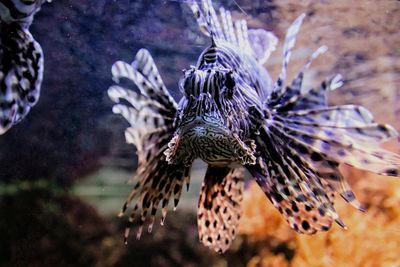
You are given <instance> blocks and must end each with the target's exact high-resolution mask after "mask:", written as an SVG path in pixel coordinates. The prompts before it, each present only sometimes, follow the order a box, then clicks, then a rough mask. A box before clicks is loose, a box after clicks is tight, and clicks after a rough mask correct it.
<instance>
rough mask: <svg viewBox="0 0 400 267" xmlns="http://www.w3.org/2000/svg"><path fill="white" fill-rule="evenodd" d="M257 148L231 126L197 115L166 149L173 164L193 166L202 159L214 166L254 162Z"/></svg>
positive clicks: (176, 134)
mask: <svg viewBox="0 0 400 267" xmlns="http://www.w3.org/2000/svg"><path fill="white" fill-rule="evenodd" d="M253 153H254V147H251V146H248V145H246V144H245V143H244V142H243V141H242V140H240V138H239V137H238V136H237V135H236V134H234V133H231V131H229V129H228V128H226V127H225V126H223V125H222V124H219V123H216V122H210V120H208V119H207V117H202V116H198V117H197V118H196V119H194V120H193V121H192V122H190V123H188V124H186V125H185V126H184V127H182V128H181V129H180V130H178V131H177V132H176V133H175V136H174V137H173V138H172V140H171V141H170V142H169V144H168V149H167V150H166V151H165V155H166V157H167V158H166V160H167V161H168V162H169V163H170V164H177V163H181V162H183V163H184V164H185V165H186V166H190V165H191V164H192V162H193V161H194V160H195V159H196V158H200V159H202V160H203V161H205V162H206V163H208V164H211V165H214V166H225V165H229V164H231V163H240V164H254V163H255V157H254V155H253Z"/></svg>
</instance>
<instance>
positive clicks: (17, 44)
mask: <svg viewBox="0 0 400 267" xmlns="http://www.w3.org/2000/svg"><path fill="white" fill-rule="evenodd" d="M0 43H1V47H0V54H1V57H2V58H1V63H0V135H1V134H4V133H5V132H6V131H7V130H8V129H10V128H11V127H12V126H13V125H15V124H17V123H18V122H20V121H21V120H22V119H23V118H24V117H25V116H26V115H27V114H28V112H29V110H30V109H31V107H33V106H34V105H35V104H36V103H37V101H38V100H39V96H40V87H41V84H42V78H43V52H42V48H41V47H40V45H39V43H38V42H36V41H35V39H34V38H33V37H32V35H31V33H30V32H29V31H28V30H27V29H26V28H24V27H23V26H21V25H19V24H17V23H12V24H10V25H8V24H6V23H3V24H1V32H0Z"/></svg>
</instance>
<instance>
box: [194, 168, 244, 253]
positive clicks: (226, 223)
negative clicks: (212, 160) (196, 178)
mask: <svg viewBox="0 0 400 267" xmlns="http://www.w3.org/2000/svg"><path fill="white" fill-rule="evenodd" d="M242 191H243V172H242V171H241V170H239V169H230V168H228V167H226V168H223V167H221V168H219V167H212V166H209V167H208V169H207V172H206V176H205V179H204V182H203V185H202V188H201V192H200V198H199V207H198V214H197V215H198V221H197V224H198V228H199V238H200V241H201V242H202V243H203V244H204V245H205V246H207V247H209V248H211V249H213V250H215V251H217V252H219V253H223V252H225V251H226V250H227V249H228V248H229V246H230V245H231V243H232V240H233V239H234V238H235V236H236V231H237V226H238V223H239V219H240V216H241V202H242Z"/></svg>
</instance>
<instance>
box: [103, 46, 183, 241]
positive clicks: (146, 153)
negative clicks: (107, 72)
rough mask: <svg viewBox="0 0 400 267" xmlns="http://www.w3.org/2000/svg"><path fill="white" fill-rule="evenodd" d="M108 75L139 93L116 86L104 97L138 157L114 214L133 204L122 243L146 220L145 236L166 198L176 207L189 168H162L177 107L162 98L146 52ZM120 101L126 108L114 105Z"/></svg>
mask: <svg viewBox="0 0 400 267" xmlns="http://www.w3.org/2000/svg"><path fill="white" fill-rule="evenodd" d="M112 74H113V79H114V80H115V82H117V83H118V82H120V80H122V79H128V80H130V81H132V82H133V83H135V84H136V86H137V87H138V88H139V93H136V92H134V91H132V90H130V89H128V88H125V87H123V86H119V85H114V86H111V87H110V89H109V90H108V95H109V97H110V98H111V99H112V100H113V101H115V102H116V103H117V104H116V105H115V106H114V107H113V112H114V113H117V114H121V115H122V116H123V117H124V118H125V119H126V120H127V121H128V122H129V123H130V125H131V127H129V128H128V129H127V130H126V131H125V138H126V140H127V142H128V143H130V144H133V145H135V146H136V148H137V155H138V169H137V172H136V177H135V180H137V182H136V184H135V186H134V187H133V190H132V192H131V193H130V195H129V197H128V199H127V200H126V202H125V204H124V205H123V208H122V210H121V212H120V216H122V215H123V214H124V213H125V211H126V210H127V209H128V206H129V205H130V204H131V202H132V201H134V205H133V208H132V211H131V215H130V217H129V221H128V225H127V227H126V230H125V242H127V238H128V235H129V231H130V228H131V225H132V224H133V222H134V221H135V220H137V222H138V224H139V225H140V228H139V230H138V232H137V238H139V237H140V235H141V232H142V227H143V224H144V223H145V221H146V220H147V218H148V217H149V218H150V223H149V226H148V231H149V232H151V230H152V227H153V223H154V218H155V215H156V212H157V209H158V208H159V207H161V209H162V219H161V223H163V222H164V220H165V216H166V214H167V208H168V203H169V201H170V198H174V206H175V207H176V205H177V204H178V201H179V196H180V194H181V190H182V187H183V185H184V184H185V183H186V184H187V185H188V184H189V173H190V169H189V167H186V166H184V165H181V164H168V163H167V161H166V159H165V155H164V151H165V150H166V149H167V147H168V142H169V141H170V140H171V138H172V136H173V133H174V131H175V125H174V116H175V113H176V110H177V104H176V102H175V100H174V99H173V98H172V97H171V96H170V94H169V93H168V91H167V89H166V87H165V85H164V83H163V81H162V79H161V77H160V75H159V73H158V70H157V67H156V66H155V64H154V61H153V59H152V57H151V55H150V53H149V52H148V51H147V50H145V49H141V50H139V52H138V53H137V54H136V57H135V60H134V61H133V62H132V63H131V64H128V63H125V62H122V61H117V62H116V63H115V64H114V65H113V67H112ZM121 100H124V101H125V102H127V103H128V105H126V104H122V103H120V101H121Z"/></svg>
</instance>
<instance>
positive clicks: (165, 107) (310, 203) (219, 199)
mask: <svg viewBox="0 0 400 267" xmlns="http://www.w3.org/2000/svg"><path fill="white" fill-rule="evenodd" d="M189 5H190V8H191V10H192V11H193V14H194V16H195V17H196V19H197V22H198V24H199V26H200V29H201V30H202V32H203V33H204V34H205V35H207V36H209V38H210V39H211V44H210V45H209V47H207V48H206V49H205V50H204V51H203V52H202V54H201V55H200V57H199V58H198V61H197V64H196V66H192V67H190V68H189V69H187V70H184V72H183V76H182V78H181V79H180V81H179V89H180V91H181V92H182V98H181V99H180V101H179V103H177V102H175V100H174V99H173V98H172V97H171V95H170V94H169V92H168V90H167V88H166V86H165V85H164V83H163V80H162V79H161V77H160V74H159V72H158V70H157V67H156V65H155V64H154V61H153V59H152V57H151V55H150V53H149V52H148V51H147V50H145V49H141V50H139V52H138V53H137V54H136V57H135V60H134V61H133V62H132V63H131V64H128V63H125V62H122V61H117V62H116V63H115V64H114V65H113V66H112V75H113V79H114V80H115V81H116V82H117V83H118V82H119V81H120V80H121V79H128V80H130V81H133V82H134V83H135V84H136V86H137V88H138V89H139V90H138V91H132V90H129V89H126V88H125V86H122V85H114V86H111V87H110V88H109V90H108V94H109V96H110V98H111V99H112V100H113V101H115V102H116V103H117V104H116V105H115V106H114V107H113V112H114V113H118V114H121V115H122V116H123V117H124V118H125V119H126V120H127V121H128V122H129V123H130V125H131V126H130V127H129V128H127V129H126V131H125V137H126V141H127V143H130V144H133V145H135V146H136V148H137V155H138V169H137V173H136V179H137V180H138V181H137V183H136V185H135V186H134V188H133V190H132V192H131V193H130V195H129V197H128V199H127V200H126V202H125V204H124V205H123V208H122V210H121V212H120V216H122V215H123V214H124V212H125V211H126V210H127V208H128V205H129V204H130V203H131V202H132V201H133V200H134V199H136V200H135V201H134V207H133V208H132V213H131V215H130V217H129V221H128V224H127V227H126V230H125V242H126V240H127V237H128V235H129V231H130V228H131V226H132V224H133V222H135V221H136V222H137V223H138V224H139V230H138V232H137V238H139V237H140V235H141V232H142V228H143V225H144V223H145V222H146V220H147V219H149V221H150V222H149V226H148V231H149V232H150V231H151V230H152V227H153V223H154V220H155V215H156V213H157V210H158V209H159V208H160V207H161V210H162V218H161V224H163V223H164V220H165V216H166V214H167V207H168V203H169V201H170V199H172V198H173V202H174V209H175V208H176V206H177V205H178V201H179V198H180V195H181V192H182V187H183V186H184V185H185V184H186V185H187V186H189V180H190V168H191V165H192V163H193V161H194V160H195V159H196V158H200V159H201V160H203V161H204V162H206V163H207V164H208V168H207V171H206V174H205V177H204V181H203V184H202V188H201V192H200V197H199V202H198V211H197V223H198V232H199V239H200V241H201V242H202V243H203V244H204V245H205V246H207V247H209V248H211V249H213V250H215V251H217V252H219V253H222V252H225V251H226V250H227V249H228V248H229V246H230V244H231V243H232V240H233V239H234V238H235V235H236V233H237V226H238V222H239V219H240V216H241V201H242V193H243V190H244V188H243V186H244V170H247V171H248V173H250V175H251V176H252V177H253V178H254V180H255V181H256V182H257V183H258V185H259V186H260V187H261V189H262V190H263V191H264V192H265V194H266V196H267V197H268V198H269V200H270V201H271V202H272V204H273V205H274V206H275V207H276V208H277V209H278V210H279V212H280V213H281V214H282V215H283V217H284V218H285V219H286V221H287V222H288V223H289V225H290V227H291V228H293V229H294V230H295V231H297V232H299V233H303V234H314V233H316V232H317V231H327V230H328V229H330V227H331V226H332V223H333V222H336V223H337V224H339V225H340V226H341V227H344V228H345V227H346V226H345V224H344V223H343V222H342V220H341V219H340V218H339V216H338V214H337V212H336V211H335V208H334V196H335V194H336V193H338V194H339V195H341V196H342V197H343V198H344V199H345V200H346V201H347V202H348V203H350V204H351V205H353V206H354V207H355V208H357V209H359V210H361V211H363V210H364V209H363V207H362V205H361V204H360V203H359V202H358V201H357V200H356V198H355V195H354V193H353V192H352V189H351V188H350V186H349V184H348V183H347V182H346V180H345V179H344V177H343V176H342V174H341V173H340V171H339V165H340V164H341V163H346V164H349V165H351V166H354V167H356V168H360V169H364V170H367V171H370V172H374V173H377V174H380V175H387V176H400V171H399V170H400V156H398V155H396V154H394V153H391V152H389V151H386V150H383V149H381V148H379V144H380V143H381V142H383V141H385V140H387V139H389V138H392V137H395V136H397V135H398V134H397V132H396V130H395V129H394V128H392V127H391V126H389V125H386V124H379V123H376V122H375V121H374V120H373V116H372V115H371V113H370V112H369V111H368V110H367V109H365V108H364V107H362V106H357V105H341V106H329V105H328V103H327V94H328V92H329V91H330V90H333V89H336V88H338V87H341V86H342V84H343V81H342V78H341V76H340V75H334V76H332V77H331V78H329V79H326V80H325V81H323V82H322V83H321V84H320V85H319V86H316V87H315V88H311V89H305V88H303V86H302V83H303V76H304V73H305V71H306V70H307V69H308V68H309V66H310V64H311V62H312V61H313V60H314V59H315V58H316V57H317V56H318V55H320V54H322V53H323V52H325V50H326V47H324V46H323V47H321V48H319V49H317V50H316V51H315V52H314V53H313V54H312V55H311V57H310V59H309V60H308V61H307V62H306V64H305V65H304V67H303V68H302V69H301V70H300V72H299V73H298V74H297V75H296V76H295V78H294V80H293V81H292V82H291V83H290V84H287V85H286V72H287V67H288V63H289V59H290V55H291V52H292V49H293V47H294V45H295V40H296V35H297V33H298V31H299V28H300V25H301V23H302V21H303V19H304V18H305V14H302V15H301V16H299V17H298V18H297V19H296V20H295V21H294V22H293V24H292V25H291V26H290V27H289V29H288V31H287V34H286V37H285V42H284V47H283V66H282V69H281V72H280V74H279V76H278V78H277V81H276V82H272V80H271V78H270V77H269V75H268V73H267V71H266V70H265V69H264V68H263V66H262V64H263V63H264V62H265V61H266V59H267V58H268V55H269V53H270V52H271V51H272V50H273V49H274V45H275V44H274V42H275V41H274V37H273V36H272V35H271V34H270V33H269V32H267V31H264V30H260V29H254V30H251V29H248V28H247V25H246V21H245V20H237V21H234V20H233V19H232V16H231V13H230V12H229V11H227V10H225V9H223V8H220V10H219V15H218V14H217V12H216V11H215V9H214V8H213V6H212V3H211V0H202V1H201V4H200V5H199V4H197V3H196V2H192V3H189ZM255 42H258V43H257V44H255ZM121 100H123V101H124V102H123V103H122V102H120V101H121Z"/></svg>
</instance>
